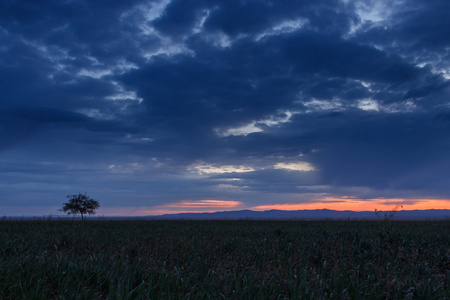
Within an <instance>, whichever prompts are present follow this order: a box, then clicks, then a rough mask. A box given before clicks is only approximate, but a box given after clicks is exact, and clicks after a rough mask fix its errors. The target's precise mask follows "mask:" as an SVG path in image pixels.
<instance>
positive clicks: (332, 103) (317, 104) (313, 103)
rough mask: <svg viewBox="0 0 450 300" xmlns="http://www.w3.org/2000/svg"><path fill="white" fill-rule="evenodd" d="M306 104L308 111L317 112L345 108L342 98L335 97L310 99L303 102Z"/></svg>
mask: <svg viewBox="0 0 450 300" xmlns="http://www.w3.org/2000/svg"><path fill="white" fill-rule="evenodd" d="M302 103H303V105H304V106H306V108H307V110H306V113H310V112H315V111H329V110H332V111H339V110H342V109H343V107H342V106H343V105H342V102H341V100H340V99H337V98H334V99H332V100H320V99H314V98H313V99H312V100H309V101H304V102H302Z"/></svg>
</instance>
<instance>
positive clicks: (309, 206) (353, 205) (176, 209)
mask: <svg viewBox="0 0 450 300" xmlns="http://www.w3.org/2000/svg"><path fill="white" fill-rule="evenodd" d="M397 205H403V208H401V210H425V209H450V199H394V198H389V199H388V198H380V199H356V198H352V197H341V198H332V197H326V198H321V199H316V200H314V202H308V203H280V204H267V205H258V206H253V207H249V206H245V204H244V203H242V202H240V201H226V200H197V201H188V200H184V201H180V202H177V203H168V204H165V205H159V206H153V207H139V208H131V207H128V208H122V209H103V210H101V211H100V212H99V214H103V215H107V216H149V215H154V216H155V215H164V214H178V213H202V212H208V213H212V212H218V211H230V210H240V209H251V210H257V211H262V210H271V209H278V210H314V209H331V210H340V211H342V210H353V211H374V210H375V209H377V210H381V211H390V210H392V209H393V208H394V207H395V206H397Z"/></svg>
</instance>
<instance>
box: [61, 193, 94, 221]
mask: <svg viewBox="0 0 450 300" xmlns="http://www.w3.org/2000/svg"><path fill="white" fill-rule="evenodd" d="M66 198H68V199H69V202H67V203H63V207H62V208H61V209H60V210H59V211H62V212H65V213H66V214H68V215H78V214H81V220H83V219H84V217H83V216H84V215H85V214H89V215H94V214H95V210H96V209H97V208H99V207H100V204H99V203H98V201H96V200H94V199H91V198H90V197H88V196H87V195H86V193H85V194H78V195H67V196H66Z"/></svg>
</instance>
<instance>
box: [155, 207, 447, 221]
mask: <svg viewBox="0 0 450 300" xmlns="http://www.w3.org/2000/svg"><path fill="white" fill-rule="evenodd" d="M390 213H391V212H390V211H378V216H380V217H381V218H384V216H385V214H386V215H387V216H389V215H390ZM378 216H377V214H375V212H374V211H352V210H345V211H338V210H330V209H316V210H276V209H272V210H264V211H254V210H235V211H220V212H212V213H208V212H203V213H179V214H165V215H158V216H147V217H146V218H150V219H165V220H169V219H170V220H177V219H180V220H181V219H183V220H240V219H251V220H290V219H298V220H325V219H332V220H345V219H357V220H378ZM393 219H394V220H450V209H428V210H401V211H398V212H396V213H395V216H394V217H393Z"/></svg>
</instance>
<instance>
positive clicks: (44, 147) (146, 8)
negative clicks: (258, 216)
mask: <svg viewBox="0 0 450 300" xmlns="http://www.w3.org/2000/svg"><path fill="white" fill-rule="evenodd" d="M449 12H450V2H449V1H448V0H426V1H425V0H410V1H399V0H389V1H388V0H362V1H358V0H355V1H352V0H341V1H337V0H316V1H309V0H303V1H300V0H296V1H294V0H284V1H276V0H273V1H269V0H203V1H202V0H157V1H141V0H129V1H122V0H108V1H106V0H97V1H86V0H84V1H83V0H66V1H63V0H53V1H52V0H48V1H34V0H20V1H14V0H3V1H1V2H0V215H6V216H8V215H52V214H53V215H55V214H58V208H60V207H61V206H62V203H63V202H66V200H67V199H66V198H65V196H66V195H68V194H78V193H87V195H88V196H90V197H92V198H94V199H96V200H98V201H99V202H100V205H101V207H100V209H99V211H98V214H99V215H131V216H133V215H136V216H137V215H152V214H164V213H176V212H208V211H223V210H239V209H254V210H264V209H318V208H329V209H337V210H346V209H350V210H374V209H391V208H393V207H395V206H396V205H403V209H406V210H411V209H432V208H435V209H445V208H449V209H450V200H449V199H450V172H449V170H450V18H448V14H449Z"/></svg>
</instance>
